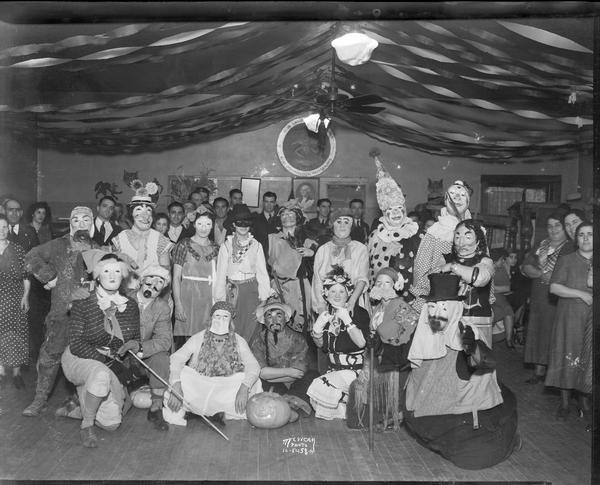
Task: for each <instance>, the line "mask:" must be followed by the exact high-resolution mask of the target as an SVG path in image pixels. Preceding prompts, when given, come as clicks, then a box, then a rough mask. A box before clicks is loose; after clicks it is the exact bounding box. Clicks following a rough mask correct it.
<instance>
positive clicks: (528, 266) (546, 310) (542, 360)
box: [522, 213, 568, 384]
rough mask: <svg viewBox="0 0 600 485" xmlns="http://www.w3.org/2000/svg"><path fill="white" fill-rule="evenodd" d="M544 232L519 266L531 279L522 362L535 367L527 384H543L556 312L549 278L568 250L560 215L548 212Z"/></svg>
mask: <svg viewBox="0 0 600 485" xmlns="http://www.w3.org/2000/svg"><path fill="white" fill-rule="evenodd" d="M546 230H547V231H548V238H547V239H544V240H543V241H542V242H541V243H540V245H539V246H538V248H537V249H536V250H535V251H533V252H532V253H530V254H528V255H527V257H526V258H525V261H523V266H522V271H523V274H524V275H525V276H527V277H528V278H531V280H532V282H531V306H530V311H529V322H528V324H527V338H526V340H525V355H524V361H525V362H526V363H531V364H534V365H535V373H534V375H533V376H532V377H531V378H529V379H528V380H527V381H526V382H527V383H528V384H537V383H540V382H543V381H544V375H545V373H546V367H547V365H548V354H549V352H550V340H551V336H552V324H553V321H554V314H555V312H556V297H554V295H551V294H550V293H549V289H550V278H551V277H552V272H553V271H554V265H555V264H556V261H558V257H559V256H560V255H561V254H562V252H563V250H564V249H565V247H568V246H566V245H567V234H566V233H565V229H564V227H563V224H562V215H561V214H559V213H552V214H550V215H549V216H548V218H547V219H546Z"/></svg>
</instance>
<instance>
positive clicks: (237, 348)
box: [163, 301, 262, 426]
mask: <svg viewBox="0 0 600 485" xmlns="http://www.w3.org/2000/svg"><path fill="white" fill-rule="evenodd" d="M210 314H211V324H210V327H209V328H208V329H207V330H202V331H201V332H198V333H197V334H195V335H192V336H191V337H190V338H189V340H188V341H187V342H186V343H185V344H184V345H183V347H181V348H180V349H179V350H178V351H177V352H175V353H174V354H172V355H171V366H170V377H169V380H170V384H171V385H172V386H173V389H175V391H177V393H178V394H179V395H180V396H183V399H184V400H185V401H186V405H184V404H183V403H182V402H181V400H179V398H177V397H176V396H175V395H174V394H171V393H170V392H169V391H167V392H166V393H165V398H166V399H168V401H167V406H166V407H163V416H164V418H165V420H166V421H167V422H168V423H171V424H179V425H182V426H185V425H186V424H187V422H186V419H185V413H186V411H189V412H191V413H193V414H201V415H203V416H213V418H215V415H218V414H220V413H223V414H224V417H225V418H226V419H246V403H247V402H248V398H249V397H250V396H252V395H253V394H256V393H259V392H262V386H261V383H260V380H259V378H258V377H259V375H260V364H259V363H258V362H257V360H256V358H255V357H254V355H253V354H252V351H251V350H250V347H248V343H247V342H246V341H245V340H244V339H243V338H242V337H240V336H239V335H238V334H237V333H235V331H234V325H233V320H234V318H235V310H234V307H233V305H231V304H230V303H228V302H225V301H218V302H216V303H215V304H214V305H213V306H212V308H211V311H210ZM188 405H189V407H188ZM215 419H218V418H215Z"/></svg>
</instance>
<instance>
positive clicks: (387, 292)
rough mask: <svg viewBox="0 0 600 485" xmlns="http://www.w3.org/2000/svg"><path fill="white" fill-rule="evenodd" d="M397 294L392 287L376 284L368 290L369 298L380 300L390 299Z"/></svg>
mask: <svg viewBox="0 0 600 485" xmlns="http://www.w3.org/2000/svg"><path fill="white" fill-rule="evenodd" d="M397 296H398V295H397V293H396V291H395V290H394V289H393V288H379V287H378V286H376V287H374V288H373V289H372V290H371V291H370V292H369V297H370V298H371V300H375V301H380V300H391V299H392V298H396V297H397Z"/></svg>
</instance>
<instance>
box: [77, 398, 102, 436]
mask: <svg viewBox="0 0 600 485" xmlns="http://www.w3.org/2000/svg"><path fill="white" fill-rule="evenodd" d="M102 399H104V398H102V397H98V396H94V395H93V394H92V393H91V392H89V391H86V393H85V399H84V403H82V404H83V406H81V415H82V417H83V420H82V421H81V427H82V428H89V427H90V426H93V425H94V420H95V419H96V413H98V408H99V407H100V403H101V402H102Z"/></svg>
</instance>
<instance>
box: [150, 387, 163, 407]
mask: <svg viewBox="0 0 600 485" xmlns="http://www.w3.org/2000/svg"><path fill="white" fill-rule="evenodd" d="M163 392H164V391H163ZM163 392H161V393H160V394H159V393H158V392H157V390H156V389H152V391H151V399H152V404H151V405H150V411H158V410H159V409H161V408H162V404H163Z"/></svg>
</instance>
